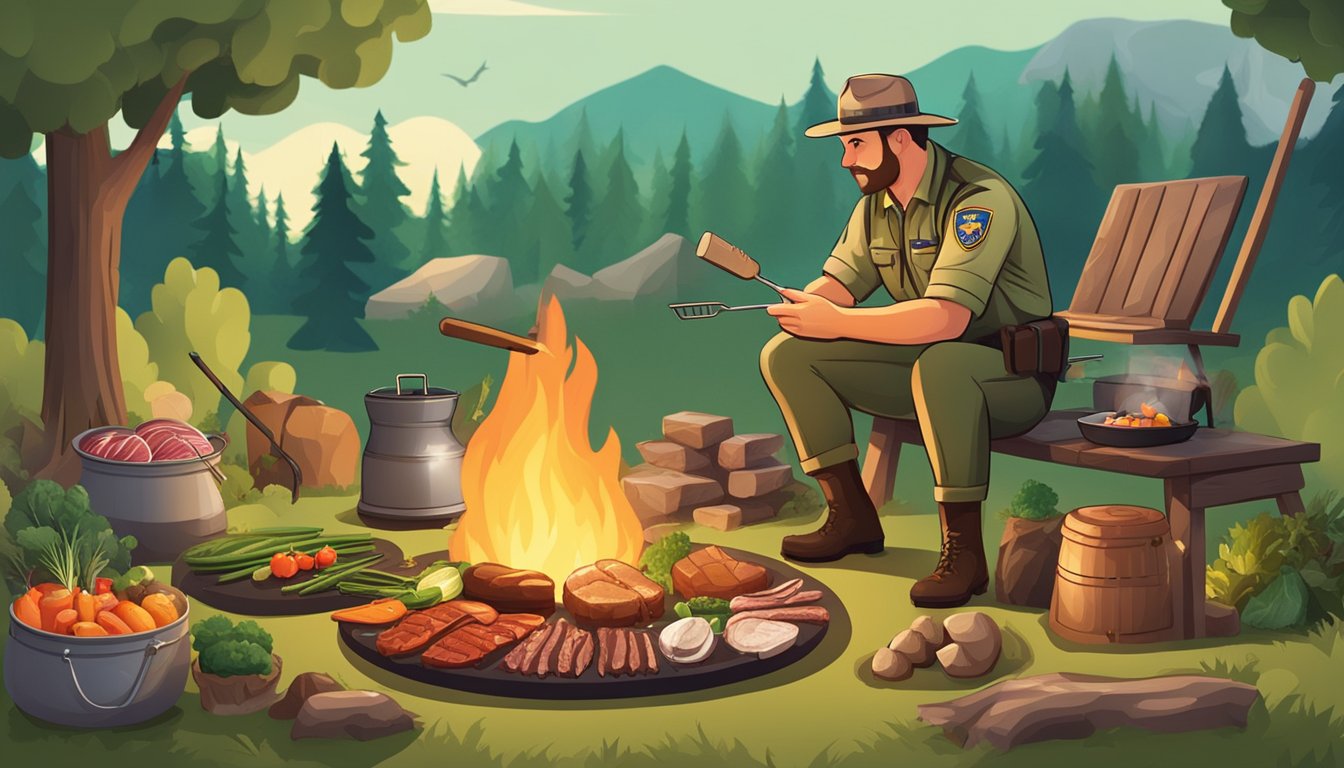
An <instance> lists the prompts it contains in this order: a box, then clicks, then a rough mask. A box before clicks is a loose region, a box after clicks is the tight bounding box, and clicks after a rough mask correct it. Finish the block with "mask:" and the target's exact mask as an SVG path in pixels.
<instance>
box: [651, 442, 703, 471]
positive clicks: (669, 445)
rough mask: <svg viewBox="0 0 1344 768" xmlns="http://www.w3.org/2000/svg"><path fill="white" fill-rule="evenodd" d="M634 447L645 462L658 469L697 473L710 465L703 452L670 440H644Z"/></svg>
mask: <svg viewBox="0 0 1344 768" xmlns="http://www.w3.org/2000/svg"><path fill="white" fill-rule="evenodd" d="M635 447H636V448H638V449H639V455H640V456H643V457H644V460H645V461H647V462H648V463H650V464H652V465H653V466H655V467H658V468H660V469H671V470H674V471H677V472H699V471H700V470H703V469H707V468H709V466H710V463H711V462H710V460H709V455H708V454H707V453H706V452H705V451H697V450H696V449H694V448H688V447H687V446H684V445H682V444H680V443H674V442H672V441H671V440H645V441H644V442H642V443H636V444H635Z"/></svg>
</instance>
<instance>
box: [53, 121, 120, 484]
mask: <svg viewBox="0 0 1344 768" xmlns="http://www.w3.org/2000/svg"><path fill="white" fill-rule="evenodd" d="M46 151H47V238H48V255H47V337H46V343H47V354H46V368H45V372H44V378H43V385H42V386H43V391H42V422H43V424H44V428H45V436H44V440H43V442H42V447H41V450H40V452H39V455H38V456H37V457H34V458H36V462H35V465H34V468H35V469H36V475H37V476H38V477H46V478H50V479H53V480H56V481H58V482H60V483H62V484H65V485H70V484H72V483H75V482H77V481H78V480H79V469H80V468H79V462H78V459H77V457H76V456H75V454H74V452H73V451H71V450H70V441H71V440H72V439H73V438H74V436H75V435H78V434H79V433H80V432H83V431H84V430H86V429H91V428H93V427H99V426H105V425H109V424H125V423H126V398H125V397H124V395H123V393H122V385H121V366H120V365H119V364H118V362H117V316H116V309H117V291H118V286H119V284H120V280H119V274H118V269H119V262H120V258H121V222H122V216H123V214H124V213H125V212H126V202H127V200H128V199H129V197H128V196H126V195H122V194H117V192H118V191H119V190H117V189H116V185H113V184H111V183H110V180H111V178H112V177H111V170H112V164H111V160H112V157H111V154H110V151H109V147H108V139H107V127H106V126H102V127H100V128H98V129H96V130H94V131H91V132H89V133H86V134H76V133H73V132H71V131H68V130H60V131H55V132H53V133H49V134H47V142H46Z"/></svg>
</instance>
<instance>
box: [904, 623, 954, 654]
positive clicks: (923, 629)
mask: <svg viewBox="0 0 1344 768" xmlns="http://www.w3.org/2000/svg"><path fill="white" fill-rule="evenodd" d="M910 629H911V630H912V631H914V632H917V633H918V634H919V635H920V636H921V637H923V638H924V642H926V643H928V644H929V645H931V646H933V650H935V651H936V650H938V649H939V648H942V647H943V646H944V645H947V631H946V630H944V629H943V625H942V624H940V623H938V622H937V621H934V619H933V617H932V616H929V615H928V614H924V615H922V616H917V617H915V620H914V621H912V622H910Z"/></svg>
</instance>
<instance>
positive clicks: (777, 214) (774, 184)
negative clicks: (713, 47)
mask: <svg viewBox="0 0 1344 768" xmlns="http://www.w3.org/2000/svg"><path fill="white" fill-rule="evenodd" d="M764 144H765V155H764V156H763V157H762V159H761V164H760V167H759V168H758V169H757V171H756V193H755V195H753V196H752V197H751V198H750V200H751V201H752V204H753V205H752V214H751V227H750V229H749V230H748V231H746V232H744V237H743V241H742V245H743V246H744V247H747V248H749V251H748V252H755V253H759V254H760V256H761V257H762V258H769V259H772V260H773V261H775V262H776V263H778V262H779V261H781V260H784V259H789V258H794V259H799V260H801V258H802V257H803V256H804V255H803V254H800V253H795V252H793V249H792V246H793V244H794V243H795V242H796V240H797V237H798V229H797V227H798V210H797V206H798V204H799V202H801V201H800V200H799V199H798V190H797V189H796V186H795V183H794V175H793V173H794V165H793V152H794V139H793V130H792V128H791V127H790V126H789V108H788V107H787V106H786V105H785V104H784V99H782V98H781V99H780V100H779V109H777V110H776V111H775V123H774V125H773V126H772V127H771V128H770V133H769V134H768V135H767V136H766V139H765V142H764ZM813 266H815V262H814V265H813Z"/></svg>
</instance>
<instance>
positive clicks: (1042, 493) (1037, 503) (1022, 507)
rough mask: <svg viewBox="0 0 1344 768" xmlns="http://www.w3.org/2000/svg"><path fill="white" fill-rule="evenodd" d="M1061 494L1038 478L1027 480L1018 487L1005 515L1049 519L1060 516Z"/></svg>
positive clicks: (1028, 518)
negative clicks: (1037, 479)
mask: <svg viewBox="0 0 1344 768" xmlns="http://www.w3.org/2000/svg"><path fill="white" fill-rule="evenodd" d="M1060 514H1062V513H1061V512H1060V511H1059V494H1057V493H1055V489H1053V488H1051V487H1050V486H1048V485H1046V484H1045V483H1041V482H1037V481H1036V480H1027V481H1026V482H1024V483H1022V487H1021V488H1019V489H1017V493H1016V494H1015V495H1014V496H1013V501H1012V503H1011V504H1009V506H1008V509H1005V510H1004V511H1003V515H1002V516H1003V517H1005V518H1008V517H1020V518H1022V519H1023V520H1049V519H1050V518H1052V517H1059V515H1060Z"/></svg>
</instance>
